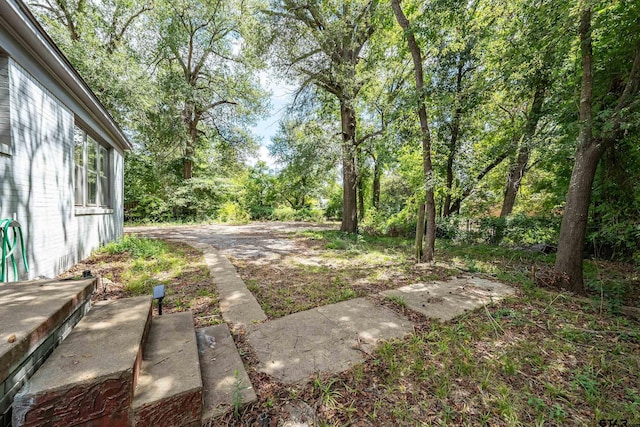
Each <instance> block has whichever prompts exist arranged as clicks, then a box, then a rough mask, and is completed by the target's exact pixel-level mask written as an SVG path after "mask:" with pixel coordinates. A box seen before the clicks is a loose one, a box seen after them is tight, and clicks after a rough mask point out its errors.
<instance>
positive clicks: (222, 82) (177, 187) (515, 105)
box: [29, 0, 640, 292]
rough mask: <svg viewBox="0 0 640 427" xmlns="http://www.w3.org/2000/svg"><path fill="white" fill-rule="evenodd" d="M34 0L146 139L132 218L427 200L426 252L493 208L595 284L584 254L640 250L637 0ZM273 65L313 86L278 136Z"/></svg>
mask: <svg viewBox="0 0 640 427" xmlns="http://www.w3.org/2000/svg"><path fill="white" fill-rule="evenodd" d="M29 4H30V7H31V8H32V10H33V12H34V13H35V14H36V15H37V16H38V17H39V18H40V19H41V21H42V23H43V24H44V26H45V27H46V29H47V30H48V31H49V33H50V34H51V35H52V37H53V38H54V39H55V41H56V42H57V43H58V44H59V45H60V47H61V48H62V49H63V51H64V52H65V53H66V54H67V56H68V57H69V59H70V60H71V61H72V63H73V64H74V65H75V66H76V68H77V69H78V70H79V71H80V73H81V74H82V75H83V77H84V78H85V79H86V80H87V82H88V83H89V85H90V86H91V87H92V88H93V90H94V91H95V93H96V94H97V95H98V97H99V98H100V99H101V100H102V102H103V103H104V104H105V105H106V106H107V107H108V108H109V110H110V111H111V112H112V114H113V115H114V117H115V118H116V119H117V121H118V122H119V123H120V124H121V125H122V126H123V128H124V129H125V130H126V132H127V134H128V135H130V137H131V139H132V141H133V142H134V145H135V149H134V150H133V152H131V153H129V154H128V155H127V158H126V165H125V166H126V167H125V177H126V178H125V179H126V186H125V199H126V203H127V216H128V218H129V219H145V220H166V219H194V218H202V219H203V218H216V217H218V218H221V217H224V218H225V219H229V218H231V219H233V217H237V219H246V218H252V219H265V218H272V219H293V218H300V219H310V218H319V217H320V216H322V215H323V214H325V216H326V217H329V218H333V219H339V220H340V221H341V229H342V231H345V232H351V233H355V232H358V231H365V232H372V233H382V234H395V235H398V234H402V235H407V236H411V235H412V234H413V233H415V229H416V223H417V221H418V207H419V206H420V205H422V204H425V203H426V206H427V209H426V210H427V215H426V216H427V221H426V233H427V236H428V238H427V240H426V243H427V244H426V246H425V250H424V254H425V258H424V259H425V260H431V259H433V258H434V257H435V258H437V253H436V252H434V248H435V246H434V240H435V239H436V237H438V236H439V237H452V236H456V235H459V232H460V230H462V229H463V228H464V227H462V225H461V224H463V222H466V224H467V226H466V228H467V229H471V228H473V227H471V225H469V224H471V223H472V222H474V221H475V222H474V223H475V224H484V225H483V227H489V228H490V229H491V232H490V233H488V234H486V235H485V236H484V237H482V238H484V239H487V240H489V241H491V242H493V243H497V244H503V245H522V244H531V243H545V244H550V245H553V246H557V248H558V256H557V261H556V264H555V270H554V274H555V277H556V282H557V283H558V284H559V285H561V286H564V287H566V288H568V289H571V290H574V291H577V292H581V291H582V290H583V279H582V274H581V271H582V267H581V265H582V259H583V256H584V255H585V254H586V253H589V252H591V254H592V255H594V256H602V257H609V258H615V259H623V260H632V261H633V260H635V262H640V251H639V250H638V247H640V223H639V222H638V218H640V192H639V191H638V189H637V183H638V182H640V149H639V148H638V147H640V144H639V143H638V141H639V138H640V134H639V132H638V123H640V111H639V108H640V106H639V103H640V97H639V95H640V94H639V91H640V20H639V19H638V17H639V16H640V4H639V3H638V2H637V1H633V0H608V1H604V0H575V1H564V2H562V1H557V0H535V1H526V0H517V1H511V0H509V1H507V0H491V1H490V0H472V1H468V0H465V1H461V0H428V1H417V0H402V1H401V0H392V1H389V2H380V1H377V0H345V1H340V2H338V1H333V0H232V1H220V0H214V1H204V0H178V1H168V0H156V1H154V2H151V3H149V2H144V1H137V0H104V1H100V0H31V1H30V3H29ZM265 75H273V76H277V77H278V78H279V79H281V80H282V81H284V82H286V83H287V85H288V86H289V87H293V88H294V89H293V93H292V94H291V97H290V100H289V101H290V102H289V104H290V105H289V107H288V109H287V112H286V114H285V115H284V117H283V119H282V121H281V123H280V124H279V131H278V132H277V134H276V135H275V136H274V137H273V138H272V139H271V140H270V141H266V140H263V141H261V140H260V137H259V135H255V134H254V133H252V132H253V126H254V125H255V123H257V122H258V120H259V119H260V118H262V117H265V116H268V115H269V108H270V106H269V95H268V92H267V91H266V90H265V89H264V88H263V87H262V86H261V84H260V82H261V80H263V79H264V78H263V77H264V76H265ZM259 144H262V145H263V146H264V147H268V150H269V152H270V154H271V156H272V158H273V159H274V161H275V162H274V164H272V165H268V164H266V163H255V162H250V161H249V159H250V158H252V157H255V156H256V151H257V148H258V146H259ZM523 221H524V222H523ZM527 221H529V222H527ZM523 223H524V224H529V225H530V226H531V228H532V229H536V230H538V231H537V235H536V237H535V238H527V239H524V238H522V236H521V235H520V234H519V236H521V237H520V238H518V239H515V238H514V237H513V236H514V235H515V234H514V233H512V232H511V231H512V229H513V227H516V224H520V225H517V227H521V226H522V224H523ZM540 224H544V226H543V227H542V228H544V231H541V229H540V228H539V226H540ZM510 227H512V228H511V229H510Z"/></svg>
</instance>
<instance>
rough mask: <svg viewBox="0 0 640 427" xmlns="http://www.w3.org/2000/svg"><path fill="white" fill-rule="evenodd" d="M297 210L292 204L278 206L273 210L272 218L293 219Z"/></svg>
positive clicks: (278, 219) (275, 219)
mask: <svg viewBox="0 0 640 427" xmlns="http://www.w3.org/2000/svg"><path fill="white" fill-rule="evenodd" d="M295 216H296V211H295V209H293V208H292V207H291V206H278V207H277V208H275V209H274V210H273V213H272V214H271V219H272V220H274V221H293V220H294V219H295Z"/></svg>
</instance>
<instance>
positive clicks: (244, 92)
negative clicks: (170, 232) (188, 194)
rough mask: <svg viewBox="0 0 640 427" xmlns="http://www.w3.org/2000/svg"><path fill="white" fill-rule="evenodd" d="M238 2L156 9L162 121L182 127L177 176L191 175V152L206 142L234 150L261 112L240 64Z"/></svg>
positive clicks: (247, 68)
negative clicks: (176, 122) (177, 120)
mask: <svg viewBox="0 0 640 427" xmlns="http://www.w3.org/2000/svg"><path fill="white" fill-rule="evenodd" d="M241 13H242V10H241V8H240V5H239V4H236V3H234V2H229V1H223V0H215V1H199V0H194V1H172V2H166V3H163V4H162V5H161V7H158V8H157V17H156V22H157V23H158V27H157V31H158V33H159V34H160V35H161V37H160V40H159V43H158V48H157V60H156V64H157V65H158V66H159V70H158V80H159V82H161V84H162V86H161V87H162V91H163V92H164V94H163V100H162V101H161V104H164V105H160V106H159V108H160V109H161V111H166V112H167V114H165V115H163V116H160V119H161V120H168V121H171V120H175V117H176V115H179V117H180V122H181V123H182V126H183V129H182V132H178V133H177V135H176V136H178V137H180V143H181V148H182V177H183V179H184V180H188V179H190V178H191V177H193V171H194V161H195V158H196V150H197V149H198V147H199V146H200V145H202V144H206V143H207V141H209V143H211V141H213V140H214V139H218V140H222V141H224V142H225V143H227V144H230V145H232V146H237V145H240V144H242V143H243V141H245V140H246V138H245V135H242V134H241V127H242V126H243V125H245V124H247V123H248V122H250V121H251V120H252V116H253V115H254V114H255V113H256V112H259V111H260V108H261V101H260V95H261V92H260V89H259V86H258V84H257V82H255V81H254V80H253V79H252V72H254V71H255V70H254V69H253V68H252V67H251V66H249V65H250V64H247V62H246V61H243V57H242V54H243V51H242V49H241V46H242V38H241V33H240V23H239V21H240V19H241Z"/></svg>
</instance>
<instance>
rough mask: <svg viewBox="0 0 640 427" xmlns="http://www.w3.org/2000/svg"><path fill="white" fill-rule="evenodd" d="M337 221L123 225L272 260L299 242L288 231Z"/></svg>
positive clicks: (322, 226) (319, 227)
mask: <svg viewBox="0 0 640 427" xmlns="http://www.w3.org/2000/svg"><path fill="white" fill-rule="evenodd" d="M337 229H339V225H338V223H327V224H315V223H306V222H253V223H251V224H245V225H225V224H209V225H200V226H175V227H155V226H144V227H126V228H125V230H124V231H125V233H142V234H144V235H147V236H150V237H156V238H161V239H170V240H181V241H192V242H199V243H206V244H208V245H211V246H213V247H215V248H216V249H218V250H219V251H221V252H222V253H223V254H224V255H226V256H228V257H230V258H237V259H253V260H260V259H262V260H263V261H265V262H266V261H272V260H276V259H280V258H282V257H286V256H290V255H293V254H296V253H298V252H299V251H300V250H301V249H302V246H301V245H300V244H299V242H298V241H296V240H295V239H292V238H291V233H298V232H303V231H324V230H337Z"/></svg>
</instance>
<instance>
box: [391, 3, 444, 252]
mask: <svg viewBox="0 0 640 427" xmlns="http://www.w3.org/2000/svg"><path fill="white" fill-rule="evenodd" d="M391 6H392V8H393V13H394V14H395V16H396V20H397V21H398V24H399V25H400V27H401V28H402V30H403V31H404V34H405V37H406V38H407V45H408V47H409V51H410V52H411V58H412V59H413V69H414V75H415V82H416V96H417V106H416V111H417V113H418V118H419V120H420V130H421V135H422V162H423V172H424V179H425V189H426V216H427V230H426V238H425V243H424V251H423V253H422V260H423V261H432V260H433V257H434V251H435V241H436V204H435V198H434V188H433V187H434V178H433V165H432V162H431V133H430V131H429V119H428V116H427V107H426V99H425V90H424V89H425V85H424V72H423V67H422V61H423V59H422V52H421V50H420V46H418V43H417V42H416V38H415V36H414V35H413V29H412V28H411V23H410V22H409V20H408V19H407V17H406V15H405V14H404V12H403V11H402V7H401V6H400V0H391Z"/></svg>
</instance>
